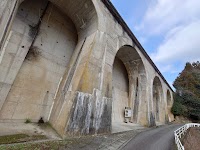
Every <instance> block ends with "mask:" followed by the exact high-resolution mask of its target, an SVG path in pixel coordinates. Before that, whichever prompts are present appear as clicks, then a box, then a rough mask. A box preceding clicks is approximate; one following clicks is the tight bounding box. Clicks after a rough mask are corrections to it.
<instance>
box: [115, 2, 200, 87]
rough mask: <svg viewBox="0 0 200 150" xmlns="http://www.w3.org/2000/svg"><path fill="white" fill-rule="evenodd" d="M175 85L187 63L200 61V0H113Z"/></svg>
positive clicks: (149, 52)
mask: <svg viewBox="0 0 200 150" xmlns="http://www.w3.org/2000/svg"><path fill="white" fill-rule="evenodd" d="M111 2H112V3H113V4H114V6H115V7H116V9H117V10H118V12H119V13H120V14H121V16H122V17H123V19H124V20H125V22H126V23H127V24H128V26H129V27H130V29H131V30H132V31H133V33H134V34H135V36H136V37H137V38H138V40H139V41H140V43H141V44H142V46H143V47H144V49H145V50H146V51H147V53H148V54H149V55H150V57H151V58H152V60H153V61H154V63H155V64H156V66H157V67H158V68H159V70H160V71H161V72H162V74H163V75H164V77H165V78H166V80H167V81H168V82H169V84H170V85H172V83H173V81H174V80H175V78H176V77H177V76H178V74H179V73H180V72H181V71H182V70H183V68H184V66H185V63H186V62H193V61H197V60H200V0H184V1H183V0H111Z"/></svg>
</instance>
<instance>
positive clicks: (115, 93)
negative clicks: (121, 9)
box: [112, 46, 146, 130]
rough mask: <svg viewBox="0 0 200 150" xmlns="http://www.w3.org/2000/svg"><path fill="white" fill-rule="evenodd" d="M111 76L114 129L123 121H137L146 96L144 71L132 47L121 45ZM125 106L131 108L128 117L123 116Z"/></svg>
mask: <svg viewBox="0 0 200 150" xmlns="http://www.w3.org/2000/svg"><path fill="white" fill-rule="evenodd" d="M122 68H123V69H122ZM112 77H113V84H112V85H113V88H112V99H113V102H112V103H113V105H112V106H113V107H112V128H114V130H115V129H116V124H118V125H119V124H123V123H124V122H128V123H139V122H140V116H139V115H140V114H139V111H141V104H142V103H143V102H144V101H145V98H146V97H145V94H146V71H145V68H144V65H143V62H142V59H141V57H140V55H139V54H138V52H137V51H136V50H135V49H134V48H133V47H131V46H123V47H121V48H120V49H119V50H118V52H117V54H116V57H115V60H114V63H113V72H112ZM125 107H129V108H131V116H130V117H129V118H125V116H124V111H125ZM143 107H145V106H143ZM145 109H146V108H145ZM127 120H128V121H127Z"/></svg>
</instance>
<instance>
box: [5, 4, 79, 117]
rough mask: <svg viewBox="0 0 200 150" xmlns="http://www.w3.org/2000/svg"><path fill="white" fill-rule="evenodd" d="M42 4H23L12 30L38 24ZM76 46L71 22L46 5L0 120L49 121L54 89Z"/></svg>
mask: <svg viewBox="0 0 200 150" xmlns="http://www.w3.org/2000/svg"><path fill="white" fill-rule="evenodd" d="M42 3H44V2H42V1H34V2H31V4H32V5H30V2H29V1H25V2H24V3H23V4H22V5H21V6H20V8H19V12H18V14H17V16H16V19H15V20H14V23H13V27H12V29H13V30H15V31H16V32H17V33H20V28H19V27H21V29H22V27H23V28H29V27H28V26H30V25H32V24H33V23H27V22H29V20H30V19H31V20H33V18H36V20H37V18H38V16H37V15H38V11H40V10H38V8H39V6H40V5H41V4H42ZM52 12H53V13H52ZM26 16H28V17H26ZM22 21H23V22H22ZM35 22H37V21H35ZM34 24H35V23H34ZM32 28H34V27H32ZM30 30H31V29H30ZM30 34H31V33H30V31H29V35H30ZM33 34H34V33H33ZM21 35H22V34H21ZM30 36H34V35H30ZM76 43H77V33H76V29H75V26H74V24H73V23H72V21H71V20H70V19H69V18H68V17H66V16H65V15H64V14H63V13H61V12H60V11H59V10H58V9H57V8H56V7H55V6H53V5H52V4H51V5H49V6H48V8H47V10H46V12H45V15H44V17H43V19H42V24H41V26H40V29H39V35H38V36H37V37H36V39H35V41H34V43H33V45H32V46H31V48H30V49H29V52H28V54H27V56H26V59H25V60H24V62H23V64H22V66H21V68H20V70H19V73H18V74H17V76H16V78H15V81H14V83H13V85H12V87H11V90H10V92H9V94H8V97H7V99H6V102H5V103H4V106H3V108H2V111H1V119H12V120H20V119H21V120H23V119H24V118H29V119H31V120H38V119H39V118H40V117H43V119H44V120H48V117H49V114H50V109H51V107H52V103H53V98H54V95H55V92H56V88H57V86H58V83H59V80H60V78H61V77H62V76H63V74H64V72H65V70H66V67H67V66H68V64H69V61H70V58H71V56H72V54H73V50H74V48H75V46H76ZM9 44H10V43H9ZM9 44H8V46H9ZM12 44H13V43H12ZM14 44H15V45H12V46H13V47H11V48H10V47H8V49H12V48H15V47H17V46H18V45H19V43H17V42H14ZM10 45H11V44H10ZM6 51H7V50H6ZM7 52H8V51H7ZM7 54H8V55H9V53H7Z"/></svg>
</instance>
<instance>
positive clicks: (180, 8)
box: [135, 0, 200, 35]
mask: <svg viewBox="0 0 200 150" xmlns="http://www.w3.org/2000/svg"><path fill="white" fill-rule="evenodd" d="M199 16H200V0H184V1H183V0H152V1H151V3H150V4H149V8H148V9H147V11H146V13H145V16H144V18H143V21H142V23H141V24H140V25H139V26H136V27H135V29H137V30H144V31H147V32H148V34H150V35H157V34H162V33H166V32H167V31H168V30H169V29H171V28H174V27H175V26H177V25H178V26H179V25H182V24H187V23H188V22H191V21H194V20H197V19H198V18H199Z"/></svg>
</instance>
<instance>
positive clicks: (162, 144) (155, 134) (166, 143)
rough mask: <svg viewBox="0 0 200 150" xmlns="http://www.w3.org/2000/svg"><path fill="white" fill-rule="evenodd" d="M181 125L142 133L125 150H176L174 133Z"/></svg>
mask: <svg viewBox="0 0 200 150" xmlns="http://www.w3.org/2000/svg"><path fill="white" fill-rule="evenodd" d="M179 127H181V125H168V126H162V127H159V128H155V129H153V130H149V131H146V132H142V133H140V134H139V135H137V136H136V137H135V138H133V139H132V140H131V141H130V142H129V143H127V144H126V145H125V147H123V148H122V149H123V150H174V148H175V146H174V131H175V130H176V129H178V128H179Z"/></svg>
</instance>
